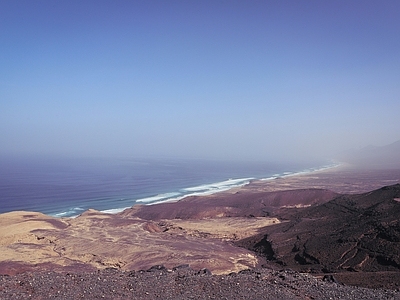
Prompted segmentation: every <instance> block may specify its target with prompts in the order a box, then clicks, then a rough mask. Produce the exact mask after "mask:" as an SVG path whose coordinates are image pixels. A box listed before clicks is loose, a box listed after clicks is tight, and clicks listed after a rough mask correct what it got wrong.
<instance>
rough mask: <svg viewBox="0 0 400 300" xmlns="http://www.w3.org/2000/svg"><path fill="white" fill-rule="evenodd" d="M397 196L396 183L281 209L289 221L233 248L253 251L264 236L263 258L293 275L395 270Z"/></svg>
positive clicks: (399, 233)
mask: <svg viewBox="0 0 400 300" xmlns="http://www.w3.org/2000/svg"><path fill="white" fill-rule="evenodd" d="M399 197H400V184H396V185H392V186H387V187H383V188H381V189H378V190H375V191H372V192H369V193H364V194H358V195H342V196H339V197H337V198H335V199H333V200H331V201H329V202H327V203H324V204H321V205H318V206H313V207H309V208H303V209H298V210H297V211H296V212H293V211H281V214H282V217H284V218H286V219H288V220H290V221H289V222H286V223H280V224H276V225H273V226H270V227H265V228H264V229H263V230H262V233H261V234H259V235H258V236H257V237H251V238H247V239H245V240H242V241H239V242H237V244H238V245H240V246H245V247H246V248H248V249H251V250H255V249H257V245H260V244H261V243H263V242H265V239H266V237H268V243H269V244H270V245H271V248H272V250H271V251H268V252H266V253H265V255H264V256H265V257H266V258H267V259H270V260H271V259H272V260H274V261H276V262H279V263H280V264H282V265H284V266H287V267H290V268H293V269H296V270H299V271H308V272H314V273H318V272H325V273H331V272H344V271H352V272H361V271H362V272H382V271H385V272H389V271H395V272H399V271H400V243H399V242H400V203H399V202H398V201H396V200H395V199H397V198H399ZM250 240H251V241H252V242H251V243H249V241H250ZM258 253H259V254H262V253H260V252H258ZM270 253H274V255H273V256H272V258H271V255H270Z"/></svg>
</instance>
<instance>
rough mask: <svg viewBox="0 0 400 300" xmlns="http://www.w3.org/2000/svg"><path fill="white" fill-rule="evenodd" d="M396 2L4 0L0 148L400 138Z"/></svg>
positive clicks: (188, 148) (182, 148) (112, 152)
mask: <svg viewBox="0 0 400 300" xmlns="http://www.w3.org/2000/svg"><path fill="white" fill-rule="evenodd" d="M399 32H400V1H397V0H393V1H391V0H386V1H375V0H374V1H370V0H359V1H356V0H354V1H353V0H333V1H320V0H318V1H313V0H307V1H305V0H304V1H302V0H293V1H285V0H283V1H281V0H279V1H278V0H276V1H234V0H230V1H222V0H221V1H218V0H212V1H206V0H202V1H187V0H182V1H161V0H160V1H152V0H148V1H128V0H126V1H124V0H116V1H103V0H92V1H91V0H86V1H81V0H79V1H75V0H68V1H53V0H47V1H45V0H35V1H31V0H28V1H22V0H21V1H19V0H3V1H1V2H0V33H1V34H0V145H1V147H0V155H9V154H21V155H52V156H54V155H56V156H57V155H60V156H78V157H86V156H94V157H135V156H140V157H143V156H162V157H185V158H210V159H235V160H239V159H242V160H263V161H270V160H296V159H299V160H300V159H311V158H318V159H319V158H329V157H331V156H334V155H335V154H336V153H338V152H340V151H342V150H346V149H352V148H360V147H364V146H367V145H376V146H381V145H385V144H390V143H392V142H394V141H396V140H399V139H400V130H399V129H400V118H399V111H400V34H399Z"/></svg>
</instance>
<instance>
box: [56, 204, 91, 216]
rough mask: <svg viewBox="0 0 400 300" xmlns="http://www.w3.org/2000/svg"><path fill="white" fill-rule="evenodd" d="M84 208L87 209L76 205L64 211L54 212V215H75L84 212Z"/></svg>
mask: <svg viewBox="0 0 400 300" xmlns="http://www.w3.org/2000/svg"><path fill="white" fill-rule="evenodd" d="M84 210H85V209H84V208H81V207H74V208H71V209H69V210H67V211H63V212H60V213H58V214H54V215H53V216H54V217H58V218H61V217H73V216H77V215H78V214H79V213H80V212H82V211H84Z"/></svg>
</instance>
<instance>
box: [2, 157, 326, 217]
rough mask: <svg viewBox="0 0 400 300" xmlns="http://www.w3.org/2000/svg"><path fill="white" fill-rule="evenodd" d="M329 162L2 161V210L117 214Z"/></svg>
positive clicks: (57, 213) (70, 214)
mask: <svg viewBox="0 0 400 300" xmlns="http://www.w3.org/2000/svg"><path fill="white" fill-rule="evenodd" d="M328 164H329V162H322V161H321V162H313V163H312V164H311V163H307V164H305V163H296V164H294V163H286V164H283V163H266V162H258V163H256V162H243V163H242V162H231V161H230V162H221V161H206V160H184V159H181V160H177V159H175V160H171V159H170V160H166V159H163V160H161V159H55V158H53V159H43V158H40V159H39V158H29V159H28V158H25V159H10V158H8V159H2V160H1V161H0V167H1V168H0V213H3V212H8V211H14V210H28V211H39V212H43V213H46V214H50V215H54V216H58V217H68V216H75V215H78V214H80V213H82V212H83V211H85V210H87V209H89V208H93V209H96V210H102V211H107V212H117V211H120V210H122V209H124V208H127V207H130V206H132V205H135V204H136V203H139V204H152V203H157V202H162V201H168V200H170V199H175V200H179V199H181V198H183V197H185V196H187V195H206V194H211V193H214V192H219V191H224V190H228V189H230V188H232V187H236V186H241V185H244V184H247V183H248V182H249V181H250V180H251V179H256V178H258V179H261V178H271V176H272V177H273V176H284V175H288V174H292V173H295V172H300V171H311V170H313V169H315V168H318V167H321V166H326V165H328Z"/></svg>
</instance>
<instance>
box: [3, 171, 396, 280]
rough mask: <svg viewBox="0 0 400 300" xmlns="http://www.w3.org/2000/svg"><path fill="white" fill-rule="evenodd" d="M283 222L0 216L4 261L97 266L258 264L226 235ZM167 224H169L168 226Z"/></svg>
mask: <svg viewBox="0 0 400 300" xmlns="http://www.w3.org/2000/svg"><path fill="white" fill-rule="evenodd" d="M398 182H400V170H380V171H377V170H374V171H368V170H354V169H351V168H348V167H340V168H336V169H332V170H325V171H319V172H314V173H310V174H303V175H298V176H289V177H285V178H280V179H276V180H269V181H255V182H252V183H251V184H249V185H247V186H244V187H242V188H240V189H236V190H231V191H228V192H224V193H221V195H224V194H225V195H226V196H227V197H229V195H232V193H237V192H240V193H243V194H246V193H254V192H260V191H265V192H268V191H277V190H288V189H304V188H324V189H331V190H333V191H335V192H340V193H361V192H366V191H371V190H373V189H376V188H380V187H382V186H385V185H391V184H395V183H398ZM274 222H275V223H277V222H279V220H277V219H270V218H218V217H217V218H213V219H203V220H164V221H163V222H154V221H146V220H141V219H138V218H124V217H123V216H121V215H110V214H104V213H100V212H97V211H93V210H92V211H88V212H86V213H84V214H83V215H82V216H80V217H77V218H75V219H68V218H65V219H58V218H53V217H49V216H46V215H44V214H40V213H33V212H11V213H5V214H1V215H0V265H1V264H4V263H7V262H22V263H24V264H29V265H35V264H42V263H50V264H54V265H57V266H72V265H74V264H77V263H82V264H84V265H88V266H91V267H95V268H106V267H116V268H120V269H122V270H138V269H146V268H149V267H151V266H153V265H156V264H164V265H166V266H167V267H168V268H172V267H174V266H177V265H180V264H190V265H191V267H192V268H194V269H201V268H208V269H210V270H211V271H212V272H213V273H216V274H223V273H229V272H237V271H240V270H243V269H247V268H249V267H254V266H257V265H258V264H259V263H260V261H259V259H258V258H257V257H256V256H255V255H254V253H252V252H250V251H248V250H246V249H243V248H238V247H235V246H233V245H232V244H230V243H229V242H227V241H230V240H236V239H240V238H244V237H248V236H251V235H253V234H256V233H257V229H258V228H261V227H264V226H268V225H272V224H274ZM166 229H168V230H166Z"/></svg>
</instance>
